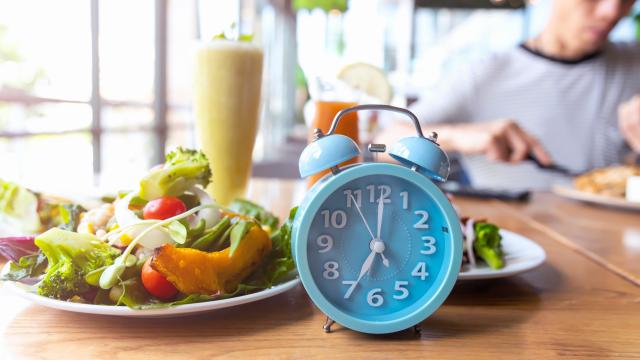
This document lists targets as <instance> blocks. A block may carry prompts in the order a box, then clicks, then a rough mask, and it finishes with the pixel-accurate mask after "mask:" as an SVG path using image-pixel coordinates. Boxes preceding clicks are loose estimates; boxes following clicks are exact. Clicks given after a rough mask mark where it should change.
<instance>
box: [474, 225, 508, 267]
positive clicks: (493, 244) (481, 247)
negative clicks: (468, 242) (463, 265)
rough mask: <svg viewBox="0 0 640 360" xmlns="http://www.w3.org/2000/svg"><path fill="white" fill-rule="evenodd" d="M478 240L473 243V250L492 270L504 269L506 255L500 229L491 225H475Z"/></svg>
mask: <svg viewBox="0 0 640 360" xmlns="http://www.w3.org/2000/svg"><path fill="white" fill-rule="evenodd" d="M474 230H475V232H476V240H475V241H474V242H473V250H474V252H475V254H476V255H477V256H479V257H480V258H482V260H484V261H485V262H486V263H487V264H488V265H489V266H490V267H491V268H492V269H501V268H503V267H504V253H503V252H502V245H501V243H500V242H501V240H502V236H500V229H499V228H498V227H497V226H495V225H493V224H489V223H485V222H479V223H475V226H474Z"/></svg>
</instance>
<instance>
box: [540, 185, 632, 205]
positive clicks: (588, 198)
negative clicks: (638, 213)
mask: <svg viewBox="0 0 640 360" xmlns="http://www.w3.org/2000/svg"><path fill="white" fill-rule="evenodd" d="M551 192H553V193H554V194H556V195H558V196H561V197H564V198H567V199H571V200H578V201H584V202H588V203H592V204H597V205H604V206H608V207H615V208H619V209H625V210H640V203H635V202H631V201H627V200H626V199H618V198H614V197H611V196H604V195H597V194H591V193H588V192H584V191H580V190H578V189H576V188H573V187H569V186H562V185H555V186H553V187H551Z"/></svg>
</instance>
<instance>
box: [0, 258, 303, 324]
mask: <svg viewBox="0 0 640 360" xmlns="http://www.w3.org/2000/svg"><path fill="white" fill-rule="evenodd" d="M8 266H9V263H8V262H7V264H5V266H4V267H3V269H2V272H3V273H4V272H5V271H7V268H8ZM2 283H3V285H2V286H3V287H4V288H6V289H7V290H9V291H11V292H12V293H14V294H16V295H18V296H20V297H22V298H24V299H27V300H29V301H31V302H32V303H34V304H37V305H42V306H45V307H49V308H53V309H58V310H64V311H71V312H77V313H84V314H94V315H109V316H124V317H142V318H144V317H172V316H179V315H188V314H197V313H203V312H209V311H214V310H219V309H224V308H228V307H232V306H238V305H242V304H248V303H251V302H254V301H258V300H262V299H266V298H269V297H272V296H276V295H279V294H282V293H284V292H286V291H289V290H291V289H293V288H294V287H296V286H297V285H298V284H300V279H299V278H298V277H296V278H295V279H292V280H289V281H287V282H284V283H282V284H278V285H276V286H274V287H272V288H269V289H265V290H262V291H258V292H255V293H251V294H247V295H242V296H237V297H232V298H228V299H222V300H213V301H205V302H200V303H194V304H184V305H177V306H174V307H170V308H161V309H144V310H136V309H131V308H129V307H126V306H110V305H93V304H81V303H73V302H69V301H62V300H56V299H51V298H48V297H45V296H41V295H38V294H35V293H32V292H29V291H27V290H25V289H23V288H21V287H20V286H19V285H18V284H16V283H15V282H13V281H3V282H2Z"/></svg>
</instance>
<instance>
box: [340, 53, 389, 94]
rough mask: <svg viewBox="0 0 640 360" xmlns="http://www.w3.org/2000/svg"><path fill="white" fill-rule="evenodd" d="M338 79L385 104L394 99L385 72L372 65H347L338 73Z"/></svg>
mask: <svg viewBox="0 0 640 360" xmlns="http://www.w3.org/2000/svg"><path fill="white" fill-rule="evenodd" d="M338 79H339V80H341V81H343V82H345V83H346V84H347V85H349V86H350V87H351V88H353V89H355V90H358V91H361V92H363V93H364V94H366V95H368V96H371V97H374V98H376V99H378V100H380V101H381V102H382V103H384V104H389V103H390V102H391V98H392V97H393V91H392V89H391V84H390V83H389V80H388V79H387V76H386V75H385V73H384V71H382V69H380V68H378V67H376V66H373V65H370V64H366V63H361V62H360V63H354V64H350V65H347V66H345V67H344V68H342V70H340V72H339V73H338Z"/></svg>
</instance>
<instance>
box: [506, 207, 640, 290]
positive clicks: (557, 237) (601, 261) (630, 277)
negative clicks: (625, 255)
mask: <svg viewBox="0 0 640 360" xmlns="http://www.w3.org/2000/svg"><path fill="white" fill-rule="evenodd" d="M496 204H498V205H499V206H501V207H503V208H506V209H509V210H510V212H511V213H512V214H514V215H515V216H517V217H519V218H520V219H522V220H523V221H526V222H528V223H529V224H531V226H532V227H534V228H536V229H537V230H540V231H541V232H543V233H545V234H546V235H548V236H549V237H550V238H551V239H553V240H554V241H556V242H558V243H560V244H562V245H564V246H566V247H568V248H569V249H571V250H572V251H575V252H577V253H578V254H580V255H582V256H584V257H586V258H587V259H589V260H591V261H593V262H595V263H596V264H598V265H600V266H602V267H604V268H605V269H607V270H608V271H610V272H613V273H614V274H616V275H618V276H620V277H621V278H623V279H625V280H626V281H629V282H631V283H632V284H634V285H636V286H638V287H640V277H638V276H636V275H634V274H633V273H631V272H629V271H626V270H624V269H622V268H621V267H619V266H617V265H615V264H612V263H610V262H609V261H607V260H606V259H605V258H603V257H601V256H600V255H598V254H596V253H594V252H593V251H591V250H588V249H586V248H584V247H582V246H580V245H579V244H577V243H576V242H575V241H572V240H571V239H570V238H569V237H567V236H564V235H562V234H560V233H558V232H557V231H555V230H553V229H552V228H550V227H549V226H547V225H545V224H543V223H541V222H539V221H538V220H535V219H534V218H533V217H531V216H529V215H527V214H525V213H524V212H522V210H520V209H518V208H517V207H515V206H512V205H509V204H507V203H505V202H503V201H496Z"/></svg>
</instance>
